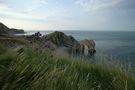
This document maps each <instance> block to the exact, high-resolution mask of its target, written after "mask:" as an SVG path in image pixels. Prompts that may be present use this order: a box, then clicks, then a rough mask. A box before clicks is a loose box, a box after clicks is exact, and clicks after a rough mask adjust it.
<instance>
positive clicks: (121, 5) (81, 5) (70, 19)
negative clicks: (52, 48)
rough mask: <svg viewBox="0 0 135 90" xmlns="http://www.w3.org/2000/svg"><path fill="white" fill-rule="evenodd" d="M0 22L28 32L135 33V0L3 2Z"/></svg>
mask: <svg viewBox="0 0 135 90" xmlns="http://www.w3.org/2000/svg"><path fill="white" fill-rule="evenodd" d="M0 22H2V23H4V24H6V25H7V26H9V27H14V28H22V29H25V30H103V31H105V30H107V31H110V30H111V31H112V30H115V31H120V30H121V31H125V30H127V31H128V30H130V31H131V30H132V31H133V30H134V31H135V0H0Z"/></svg>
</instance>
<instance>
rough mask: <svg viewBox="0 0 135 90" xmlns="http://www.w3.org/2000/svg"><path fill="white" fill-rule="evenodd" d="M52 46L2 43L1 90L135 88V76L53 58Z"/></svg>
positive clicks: (74, 61)
mask: <svg viewBox="0 0 135 90" xmlns="http://www.w3.org/2000/svg"><path fill="white" fill-rule="evenodd" d="M48 51H49V50H48V49H45V50H43V51H37V50H36V49H34V48H33V47H28V46H23V47H18V48H16V49H7V48H5V47H3V46H0V89H1V90H134V89H135V78H134V77H131V76H130V75H127V74H126V73H124V72H122V71H119V70H117V69H116V68H108V67H107V66H105V65H96V64H90V63H85V62H83V61H79V60H72V59H67V58H56V57H52V56H51V55H50V54H49V53H48Z"/></svg>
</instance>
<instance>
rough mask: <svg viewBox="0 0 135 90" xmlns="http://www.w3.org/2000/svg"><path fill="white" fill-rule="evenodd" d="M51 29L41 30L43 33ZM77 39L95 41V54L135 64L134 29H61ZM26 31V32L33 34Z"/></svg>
mask: <svg viewBox="0 0 135 90" xmlns="http://www.w3.org/2000/svg"><path fill="white" fill-rule="evenodd" d="M51 32H53V31H41V33H42V34H43V35H45V34H48V33H51ZM62 32H64V33H65V34H67V35H72V36H73V37H75V38H76V39H77V40H82V39H92V40H94V41H95V43H96V51H97V52H96V54H95V56H96V57H98V56H107V57H111V58H113V59H114V60H119V61H121V62H124V63H129V62H130V63H132V64H133V65H135V31H62ZM33 33H34V32H27V33H26V34H33Z"/></svg>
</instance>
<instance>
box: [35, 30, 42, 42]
mask: <svg viewBox="0 0 135 90" xmlns="http://www.w3.org/2000/svg"><path fill="white" fill-rule="evenodd" d="M41 36H42V34H41V33H40V32H37V33H35V37H36V39H37V40H38V39H39V38H40V37H41Z"/></svg>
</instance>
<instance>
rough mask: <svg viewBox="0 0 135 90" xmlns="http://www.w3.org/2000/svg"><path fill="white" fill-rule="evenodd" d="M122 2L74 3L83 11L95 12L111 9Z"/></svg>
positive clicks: (95, 0) (94, 0) (87, 0)
mask: <svg viewBox="0 0 135 90" xmlns="http://www.w3.org/2000/svg"><path fill="white" fill-rule="evenodd" d="M121 1H123V0H77V1H76V2H75V3H76V4H78V5H80V6H81V7H83V9H84V10H85V11H95V10H98V9H102V8H108V7H113V6H115V5H117V4H119V3H120V2H121Z"/></svg>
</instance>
